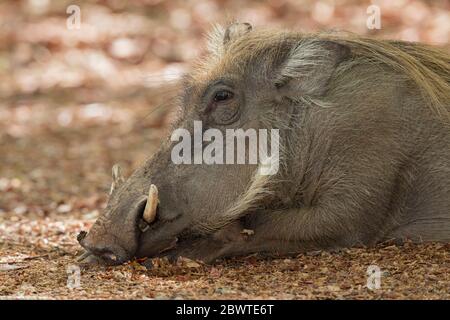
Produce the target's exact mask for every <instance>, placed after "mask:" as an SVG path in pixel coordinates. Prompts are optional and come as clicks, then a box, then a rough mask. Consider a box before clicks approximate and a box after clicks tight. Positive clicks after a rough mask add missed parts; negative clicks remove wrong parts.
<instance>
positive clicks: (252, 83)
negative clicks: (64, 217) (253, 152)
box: [78, 23, 349, 264]
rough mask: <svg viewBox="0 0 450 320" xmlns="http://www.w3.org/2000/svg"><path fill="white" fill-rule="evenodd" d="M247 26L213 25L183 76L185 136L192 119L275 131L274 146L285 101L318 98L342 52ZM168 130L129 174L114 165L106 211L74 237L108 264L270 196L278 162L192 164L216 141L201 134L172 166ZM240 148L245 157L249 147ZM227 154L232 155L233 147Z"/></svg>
mask: <svg viewBox="0 0 450 320" xmlns="http://www.w3.org/2000/svg"><path fill="white" fill-rule="evenodd" d="M251 29H252V28H251V26H250V25H249V24H246V23H243V24H238V23H236V24H232V25H231V26H229V27H228V28H227V29H222V28H220V27H217V28H216V29H215V30H214V31H213V32H212V33H211V35H210V37H209V47H208V48H209V54H208V55H207V56H205V57H203V58H202V60H201V61H200V62H199V63H198V64H197V65H195V66H194V68H193V72H192V73H191V74H190V75H188V76H186V77H185V79H184V92H183V94H182V99H180V101H181V108H180V110H181V111H180V116H179V119H178V121H177V122H176V123H175V124H174V129H180V128H183V129H185V130H187V132H189V133H190V136H191V137H194V129H195V122H197V123H201V125H202V126H201V130H202V132H205V131H206V130H208V129H215V130H219V131H220V132H221V133H222V134H223V137H225V136H226V133H227V132H228V130H229V129H235V130H236V129H242V130H243V131H245V132H246V131H247V130H248V129H256V130H259V129H267V130H269V131H270V130H272V129H279V130H280V139H281V141H280V148H281V149H282V139H283V133H282V131H283V129H285V128H283V127H282V126H281V125H279V123H285V124H289V121H290V120H289V115H290V114H292V112H291V111H292V107H293V103H292V101H299V99H301V96H300V95H299V93H301V94H303V95H307V96H310V97H314V96H320V95H321V94H322V93H323V92H324V90H325V88H326V85H327V83H328V81H329V78H330V75H331V73H332V72H333V71H334V67H335V65H336V64H337V63H339V62H340V60H342V59H344V58H345V57H346V56H347V55H348V53H349V52H348V50H346V48H345V47H344V46H341V45H339V44H337V43H335V42H332V41H326V40H322V39H319V38H317V39H316V38H313V37H305V38H304V39H302V38H299V36H298V34H296V35H293V34H290V33H283V32H268V31H264V30H262V31H252V30H251ZM293 80H295V81H293ZM175 131H176V130H175ZM185 132H186V131H185ZM268 135H270V134H268ZM173 137H174V135H172V138H169V139H167V141H165V142H164V143H163V144H162V146H161V147H160V149H159V151H158V152H157V153H156V154H155V155H153V157H152V158H150V159H149V160H148V161H146V162H145V163H144V164H143V165H142V166H141V167H140V168H138V169H137V170H136V171H135V172H134V173H133V174H132V175H131V176H130V177H129V178H128V179H126V180H125V179H123V178H122V176H121V175H120V170H119V168H118V167H114V168H113V185H112V188H111V195H110V198H109V202H108V204H107V208H106V211H105V212H104V214H103V215H102V216H101V217H100V218H99V219H98V220H97V221H96V223H95V224H94V225H93V227H92V228H91V230H90V231H89V233H88V234H86V233H81V234H80V235H79V237H78V240H79V242H80V244H81V245H82V246H83V247H84V248H85V249H86V250H87V252H88V254H91V255H94V256H96V257H98V258H101V260H103V261H104V262H106V263H110V264H118V263H123V262H124V261H126V260H128V259H130V258H133V257H144V256H154V255H157V254H159V253H161V252H162V251H164V250H166V249H168V248H171V247H173V246H175V245H176V243H177V241H178V242H180V243H181V242H183V239H186V238H190V237H199V236H202V235H204V234H205V233H208V232H210V231H211V230H215V229H217V228H220V227H221V226H224V225H226V224H227V223H229V222H230V221H233V220H236V219H238V218H240V217H241V216H242V214H243V212H249V211H251V210H252V209H254V208H255V207H257V206H261V204H262V203H264V202H266V203H267V197H273V192H272V191H270V192H268V188H267V185H268V183H269V181H270V180H275V177H277V175H279V174H280V172H281V171H282V170H283V169H282V164H280V170H279V171H280V172H278V173H276V174H273V175H262V174H260V170H258V169H260V165H259V162H258V163H256V164H255V163H249V162H248V161H244V164H242V163H234V164H229V163H227V164H218V163H212V164H211V163H205V162H206V161H205V160H203V161H200V162H201V163H198V162H197V161H196V156H198V154H199V153H200V154H201V153H202V152H205V149H206V148H207V147H208V145H210V144H212V142H213V140H214V139H211V137H208V136H207V135H205V136H204V137H203V141H202V145H201V146H200V149H199V148H198V147H197V146H196V145H195V143H194V141H192V146H191V147H192V148H186V149H184V152H185V153H189V154H183V156H187V157H188V158H190V159H192V163H191V164H186V163H181V164H180V163H176V162H177V161H174V160H173V154H174V153H177V152H178V151H179V150H178V149H177V145H178V143H179V140H178V139H179V138H180V137H181V134H178V135H177V136H176V138H177V139H173ZM247 138H248V137H247ZM173 140H175V141H173ZM189 149H190V150H189ZM186 150H187V151H186ZM246 150H247V152H246V155H245V156H244V158H245V159H247V160H248V158H249V157H250V156H249V154H247V153H248V151H249V147H248V145H247V146H246ZM232 155H233V156H236V157H238V156H239V155H238V154H237V149H236V150H234V151H233V153H232ZM189 156H192V157H189ZM228 156H229V155H227V157H228ZM280 161H282V159H281V160H280ZM236 162H237V161H236ZM272 203H273V202H272Z"/></svg>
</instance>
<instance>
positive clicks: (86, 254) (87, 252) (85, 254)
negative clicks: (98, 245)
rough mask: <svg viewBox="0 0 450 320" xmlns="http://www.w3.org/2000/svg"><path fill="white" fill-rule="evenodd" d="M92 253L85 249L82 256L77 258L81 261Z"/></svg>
mask: <svg viewBox="0 0 450 320" xmlns="http://www.w3.org/2000/svg"><path fill="white" fill-rule="evenodd" d="M91 254H92V253H90V252H89V251H85V252H83V254H81V255H80V256H78V257H77V258H76V261H78V262H81V261H83V260H84V259H86V258H87V257H89V256H90V255H91Z"/></svg>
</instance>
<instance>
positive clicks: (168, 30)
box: [0, 0, 450, 299]
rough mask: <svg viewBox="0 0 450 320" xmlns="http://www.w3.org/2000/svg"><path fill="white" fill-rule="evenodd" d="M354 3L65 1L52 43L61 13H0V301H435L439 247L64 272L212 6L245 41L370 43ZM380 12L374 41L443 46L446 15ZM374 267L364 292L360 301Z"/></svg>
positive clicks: (27, 4)
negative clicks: (237, 25)
mask: <svg viewBox="0 0 450 320" xmlns="http://www.w3.org/2000/svg"><path fill="white" fill-rule="evenodd" d="M319 2H320V1H318V2H317V3H319ZM362 2H364V1H362ZM362 2H361V1H359V2H358V1H351V0H346V1H341V2H340V3H341V6H336V7H332V8H331V7H330V2H329V1H321V2H320V3H321V4H320V5H317V3H316V2H313V1H303V2H301V1H298V2H295V1H280V2H277V1H269V2H268V3H267V4H265V5H262V4H261V2H260V1H247V2H245V3H246V4H245V6H244V7H243V8H241V6H242V3H241V2H240V1H229V2H226V1H219V0H217V1H198V2H197V1H196V2H195V3H194V2H190V1H167V2H163V1H137V0H135V1H130V3H131V4H129V5H126V4H123V3H124V2H121V1H81V2H80V3H81V10H82V17H83V20H82V23H83V28H84V29H82V31H81V32H80V31H73V30H67V28H66V17H67V15H66V13H65V9H66V7H67V5H68V3H69V2H66V1H56V2H52V5H51V6H50V7H44V8H43V7H42V5H41V6H38V4H39V3H40V2H39V1H34V2H33V1H2V3H0V40H1V41H0V97H1V99H0V299H28V298H34V299H78V298H89V299H111V298H114V299H142V298H144V299H147V298H148V299H175V298H186V299H188V298H195V299H201V298H203V299H240V298H242V299H324V298H336V299H353V298H357V299H363V298H369V299H399V298H405V299H450V244H435V243H431V244H419V245H413V244H410V243H407V244H405V245H403V246H395V245H392V244H384V245H380V246H379V247H377V248H371V249H364V248H355V249H348V250H344V251H340V252H333V253H329V252H312V253H310V254H302V255H299V256H296V257H289V258H264V257H260V256H257V255H253V256H249V257H244V258H239V259H231V260H227V261H220V262H218V263H216V264H214V265H212V266H206V265H202V264H199V263H196V262H193V261H189V260H182V261H179V262H178V263H176V264H169V263H167V262H166V261H164V260H158V259H156V260H154V264H153V267H152V268H150V269H147V268H146V267H144V266H143V264H142V262H143V261H133V262H130V263H127V264H125V265H123V266H119V267H99V266H90V267H86V266H78V265H77V264H76V261H75V255H76V254H77V252H78V250H79V249H80V248H79V246H78V244H77V242H76V235H77V233H78V232H79V231H81V230H88V229H89V227H90V226H91V225H92V223H93V222H94V221H95V219H96V218H97V217H98V216H99V214H101V211H102V208H104V206H105V202H106V200H107V191H108V190H109V186H110V183H111V180H110V179H111V178H110V171H111V167H112V165H113V164H114V163H119V164H121V165H122V168H123V169H124V173H125V175H129V174H130V173H131V172H132V170H133V169H134V168H136V167H137V166H138V165H139V163H141V162H142V161H143V160H144V159H145V158H147V157H148V156H150V155H151V154H152V153H153V152H154V151H155V150H156V148H157V147H158V145H159V143H160V141H161V139H162V138H163V137H164V136H165V135H166V134H167V130H168V124H169V123H170V121H171V120H172V119H173V117H174V107H173V106H174V105H175V101H176V99H175V98H174V97H175V95H176V90H177V85H176V80H177V79H178V77H179V75H180V73H182V72H184V71H185V70H187V69H188V68H189V62H190V60H191V59H192V58H193V57H195V56H196V55H198V54H199V53H200V52H201V47H202V43H203V42H202V41H203V40H202V34H203V32H204V31H205V30H207V28H208V26H209V25H210V23H212V22H214V21H217V20H219V21H220V20H221V18H222V17H220V12H221V6H222V5H224V6H225V5H226V9H227V10H228V11H229V12H231V13H233V12H239V17H238V18H240V19H241V20H248V21H251V22H253V23H254V24H257V25H258V24H259V25H276V26H283V27H292V28H297V27H302V28H305V29H307V30H317V29H322V28H330V27H337V28H343V29H347V30H350V31H354V32H358V33H364V34H373V32H372V31H370V32H369V31H367V29H366V27H365V22H364V21H365V20H364V19H365V17H366V11H365V10H366V7H367V4H365V3H364V4H362ZM381 2H383V1H381ZM400 2H401V4H400ZM42 3H45V1H42ZM55 3H56V4H55ZM383 3H385V4H384V5H383V6H384V7H382V10H383V12H384V13H385V18H386V19H385V20H383V21H384V27H383V29H382V30H381V31H379V33H377V34H374V36H383V37H391V38H392V37H393V38H401V39H409V40H420V41H425V42H430V43H437V44H448V37H449V34H450V25H449V21H450V14H449V12H450V11H449V9H450V3H449V2H448V1H435V2H431V1H406V0H405V1H399V2H398V3H397V2H395V1H385V2H383ZM389 3H390V4H389ZM313 4H314V5H313ZM400 7H401V8H402V11H401V12H400V11H399V8H400ZM236 8H240V10H237V9H236ZM330 10H331V11H330ZM318 12H319V13H320V12H326V13H328V15H327V14H318ZM405 17H406V18H405ZM374 267H377V268H379V271H380V276H381V278H380V287H379V288H378V289H374V290H370V289H368V288H367V281H368V278H371V276H373V274H372V275H371V274H370V272H369V273H368V270H369V271H370V270H372V269H373V268H374ZM371 268H372V269H371ZM78 274H79V278H78V277H77V275H78ZM77 279H79V282H78V280H77Z"/></svg>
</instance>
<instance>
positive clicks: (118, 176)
mask: <svg viewBox="0 0 450 320" xmlns="http://www.w3.org/2000/svg"><path fill="white" fill-rule="evenodd" d="M112 178H113V182H112V183H111V190H110V191H109V194H111V193H113V191H114V189H115V188H116V187H117V186H119V185H120V184H121V183H123V182H124V181H125V179H124V178H123V175H122V169H121V168H120V166H119V165H118V164H117V163H116V164H115V165H113V167H112Z"/></svg>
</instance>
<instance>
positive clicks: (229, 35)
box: [223, 22, 252, 44]
mask: <svg viewBox="0 0 450 320" xmlns="http://www.w3.org/2000/svg"><path fill="white" fill-rule="evenodd" d="M251 30H252V25H251V24H250V23H247V22H244V23H238V22H236V23H233V24H231V25H230V26H229V27H228V28H227V30H225V34H224V36H223V44H227V43H228V42H229V41H230V40H232V39H236V38H239V37H241V36H243V35H244V34H246V33H249V32H250V31H251Z"/></svg>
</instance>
